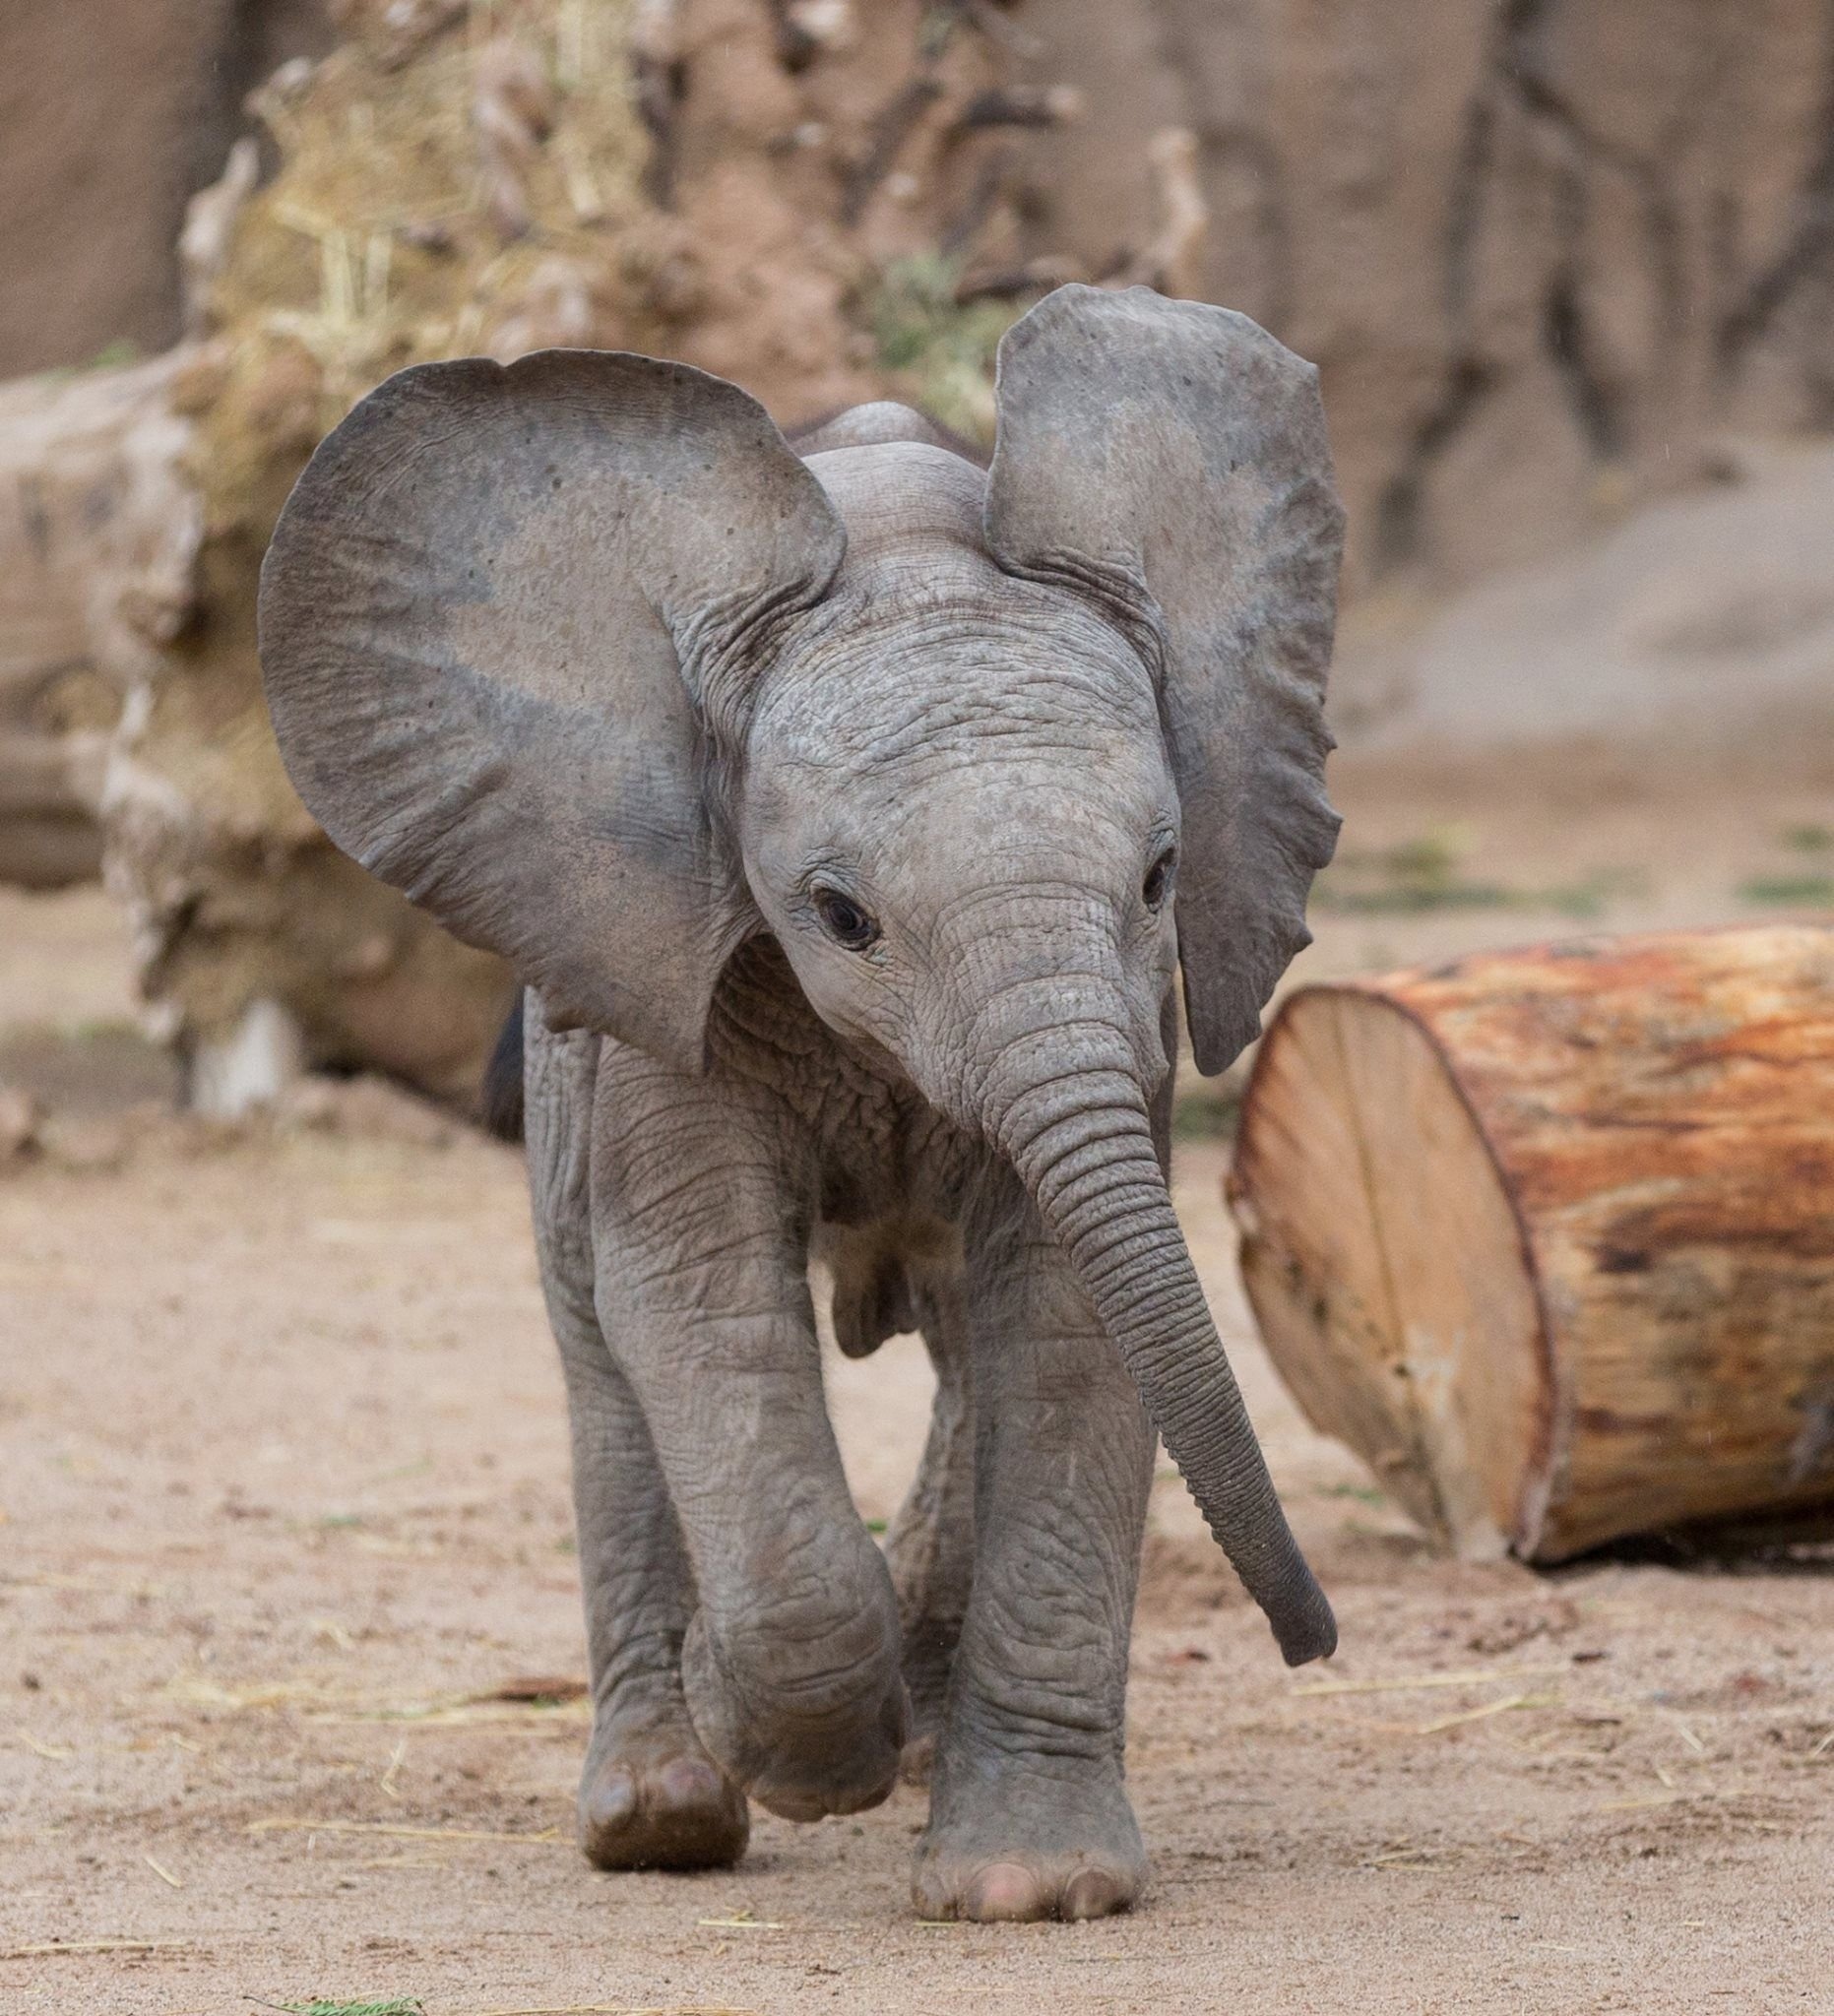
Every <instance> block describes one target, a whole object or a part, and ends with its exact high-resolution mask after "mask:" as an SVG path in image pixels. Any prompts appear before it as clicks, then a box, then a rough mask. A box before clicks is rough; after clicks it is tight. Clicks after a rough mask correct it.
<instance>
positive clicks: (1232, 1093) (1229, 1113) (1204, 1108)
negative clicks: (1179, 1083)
mask: <svg viewBox="0 0 1834 2016" xmlns="http://www.w3.org/2000/svg"><path fill="white" fill-rule="evenodd" d="M1240 1117H1241V1087H1240V1085H1239V1083H1236V1082H1233V1081H1232V1080H1230V1079H1227V1078H1225V1079H1218V1080H1212V1081H1208V1082H1206V1081H1205V1080H1203V1079H1198V1080H1196V1081H1195V1082H1194V1083H1188V1084H1186V1085H1185V1086H1184V1087H1183V1088H1182V1089H1181V1090H1180V1092H1179V1093H1178V1096H1177V1098H1176V1099H1175V1100H1174V1101H1173V1102H1172V1106H1171V1138H1172V1139H1173V1140H1174V1141H1229V1140H1232V1139H1233V1136H1234V1133H1235V1123H1236V1121H1237V1120H1238V1119H1239V1118H1240Z"/></svg>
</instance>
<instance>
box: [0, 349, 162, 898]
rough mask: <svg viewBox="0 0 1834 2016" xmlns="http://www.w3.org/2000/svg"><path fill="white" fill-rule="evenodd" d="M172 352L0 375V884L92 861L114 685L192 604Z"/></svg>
mask: <svg viewBox="0 0 1834 2016" xmlns="http://www.w3.org/2000/svg"><path fill="white" fill-rule="evenodd" d="M186 361H187V356H186V352H184V351H182V350H174V351H172V352H171V353H170V354H169V355H167V356H164V357H159V358H157V359H155V360H154V361H153V362H152V363H150V364H137V365H132V366H129V367H127V368H125V369H120V370H96V371H88V372H82V373H75V374H67V375H65V376H62V377H58V376H51V375H47V376H44V377H40V378H30V379H25V380H23V381H21V382H20V383H18V384H13V385H5V386H0V882H19V883H24V884H25V885H26V886H27V887H29V888H31V887H36V888H55V887H57V886H58V885H60V884H62V883H66V882H78V881H84V880H87V879H89V878H91V877H93V876H95V874H96V873H98V872H99V869H100V864H101V831H100V827H99V825H98V824H97V817H98V813H99V809H100V804H101V796H102V773H103V766H104V762H105V759H106V755H107V749H108V742H109V736H110V732H111V730H112V728H113V726H114V724H115V722H116V720H117V718H118V717H119V715H120V712H121V702H122V697H123V695H124V694H125V693H126V691H127V689H128V687H129V686H130V685H131V683H132V682H133V680H134V679H135V678H136V677H138V676H141V675H142V674H143V672H144V670H145V666H146V663H147V662H148V661H149V659H150V658H151V657H152V655H153V654H155V653H157V652H158V650H159V649H161V648H162V647H163V646H164V645H166V644H167V643H169V642H170V641H171V639H172V638H173V637H175V636H176V635H177V634H178V633H179V631H180V630H182V629H183V627H184V625H185V623H186V622H187V621H188V620H189V618H190V616H191V613H192V610H193V607H194V596H193V581H192V566H193V561H194V559H195V557H196V554H197V549H198V544H199V539H200V536H201V519H202V512H201V509H200V507H199V504H198V502H197V498H196V495H195V493H194V490H193V488H192V486H191V484H190V483H189V482H188V481H187V479H186V478H185V476H184V475H183V473H182V470H181V463H182V459H183V455H184V452H185V447H186V442H187V437H188V434H189V428H188V426H187V424H186V422H185V421H184V420H182V419H181V418H179V417H178V416H177V415H175V414H174V413H173V412H172V410H170V407H169V405H168V401H167V394H168V391H169V388H170V385H171V381H172V379H173V377H174V375H175V374H176V373H177V372H179V371H180V370H182V369H183V368H184V365H185V363H186Z"/></svg>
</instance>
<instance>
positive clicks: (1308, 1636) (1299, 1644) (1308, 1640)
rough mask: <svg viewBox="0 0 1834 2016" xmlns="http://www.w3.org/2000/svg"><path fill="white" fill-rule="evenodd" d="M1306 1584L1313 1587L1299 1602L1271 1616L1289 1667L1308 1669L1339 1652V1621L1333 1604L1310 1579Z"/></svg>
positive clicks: (1302, 1595)
mask: <svg viewBox="0 0 1834 2016" xmlns="http://www.w3.org/2000/svg"><path fill="white" fill-rule="evenodd" d="M1306 1580H1307V1582H1308V1583H1310V1585H1311V1586H1310V1587H1309V1588H1308V1589H1306V1590H1303V1591H1301V1592H1300V1594H1299V1597H1298V1599H1297V1601H1296V1602H1295V1603H1291V1604H1285V1605H1282V1606H1281V1607H1280V1609H1279V1611H1278V1612H1277V1613H1275V1612H1270V1613H1269V1616H1268V1622H1269V1623H1271V1624H1272V1625H1273V1627H1274V1636H1275V1638H1276V1639H1277V1640H1278V1641H1279V1644H1280V1654H1281V1657H1282V1658H1283V1659H1284V1660H1285V1661H1286V1662H1287V1664H1288V1665H1289V1666H1308V1665H1310V1663H1311V1662H1312V1661H1313V1660H1314V1659H1329V1658H1330V1657H1331V1655H1332V1654H1333V1653H1334V1652H1335V1651H1336V1650H1337V1618H1336V1617H1335V1616H1333V1615H1332V1613H1331V1605H1330V1601H1329V1599H1328V1598H1327V1597H1326V1595H1325V1593H1324V1591H1323V1590H1322V1589H1320V1588H1319V1587H1318V1585H1317V1583H1316V1582H1314V1581H1312V1579H1311V1577H1310V1576H1309V1575H1308V1576H1307V1577H1306Z"/></svg>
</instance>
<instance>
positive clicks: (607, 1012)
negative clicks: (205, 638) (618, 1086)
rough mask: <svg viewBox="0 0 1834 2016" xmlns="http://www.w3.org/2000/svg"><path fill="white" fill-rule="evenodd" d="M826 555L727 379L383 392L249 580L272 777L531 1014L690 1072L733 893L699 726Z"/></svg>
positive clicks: (812, 508)
mask: <svg viewBox="0 0 1834 2016" xmlns="http://www.w3.org/2000/svg"><path fill="white" fill-rule="evenodd" d="M844 544H845V536H844V534H843V532H842V529H841V524H840V521H839V519H838V518H837V516H836V515H835V513H834V511H833V509H832V507H831V506H830V505H829V503H828V500H827V498H826V496H825V495H824V494H823V492H822V489H821V486H820V485H819V483H817V481H816V480H815V478H814V477H813V476H812V475H811V474H810V473H809V472H808V471H807V469H806V468H804V466H803V465H802V463H801V462H800V461H799V460H798V459H797V458H796V456H795V455H794V454H792V453H791V450H790V448H789V447H788V446H787V445H786V443H785V441H784V439H783V436H782V435H781V434H779V433H778V431H777V429H776V427H775V426H774V425H773V424H772V422H771V420H770V418H769V416H768V415H767V414H766V413H765V411H764V409H763V408H762V407H760V406H759V405H758V404H757V403H756V402H755V401H754V400H752V399H750V398H748V397H747V396H746V395H745V394H744V393H742V392H740V391H739V390H738V389H737V387H736V386H732V385H728V384H727V383H726V382H725V381H724V380H723V379H719V378H712V377H709V376H707V375H706V374H705V373H704V372H700V371H695V370H691V369H689V368H688V367H686V366H685V365H680V364H665V363H658V362H656V361H654V360H653V359H651V358H648V357H638V356H628V355H624V354H622V353H620V352H615V351H597V350H543V351H539V352H538V353H536V354H535V355H533V356H528V357H524V358H523V359H521V360H520V361H519V362H517V363H514V364H511V365H510V366H508V367H507V368H505V367H504V366H502V365H499V364H495V363H492V362H490V361H489V360H488V359H484V358H468V359H465V360H463V361H460V362H456V363H447V364H426V365H422V366H419V367H417V368H415V369H412V370H408V371H403V372H401V373H399V374H398V375H397V376H396V377H393V378H391V379H390V380H389V381H388V382H387V383H386V384H385V385H383V386H381V387H380V388H379V389H378V390H377V391H375V392H373V393H371V394H370V395H369V397H368V398H367V399H365V400H364V401H363V402H362V404H361V405H360V406H358V407H357V408H356V409H355V410H354V411H353V412H351V413H350V415H349V416H348V419H346V420H345V421H344V423H343V425H342V426H340V427H339V428H338V429H337V431H336V432H335V433H334V434H332V435H331V436H330V437H329V439H327V440H326V441H325V442H324V443H323V444H322V445H321V446H320V448H319V450H318V453H317V454H316V455H315V456H314V457H313V458H312V461H311V463H310V465H309V466H308V468H307V469H306V472H305V473H304V474H303V475H302V476H301V477H300V478H299V482H298V484H297V486H296V487H295V489H294V490H293V493H292V496H291V498H290V499H289V500H288V502H287V505H286V509H285V512H284V513H283V514H282V516H281V522H280V527H279V529H278V530H277V532H276V533H275V536H274V542H273V545H272V546H271V548H270V549H269V552H268V557H267V561H266V564H265V565H264V566H263V568H262V574H261V615H260V628H261V661H262V668H263V673H264V677H265V680H266V685H267V694H268V705H269V707H270V709H271V711H272V713H273V716H274V725H275V731H276V733H277V734H278V735H279V737H280V745H281V752H282V755H283V756H284V757H285V762H286V768H287V771H288V774H289V775H290V776H291V778H292V780H293V783H294V785H295V786H296V787H297V788H298V790H299V794H300V796H301V797H302V798H303V799H304V800H305V803H306V806H307V808H308V809H309V810H310V811H311V812H312V814H313V816H314V817H315V818H316V819H318V820H319V822H320V823H321V824H322V825H323V826H324V828H325V830H326V832H327V833H328V834H330V836H331V838H332V839H333V840H334V841H336V842H337V844H338V845H339V847H341V848H343V849H344V850H345V851H346V852H347V853H349V854H351V855H353V856H354V857H355V858H356V859H357V860H359V861H361V862H362V864H363V865H364V866H365V867H366V868H369V869H371V870H372V871H373V872H374V873H375V874H377V875H379V876H381V877H382V878H383V880H384V881H387V882H392V883H394V884H395V886H396V887H397V888H399V889H402V890H404V891H406V893H407V894H408V895H409V896H410V897H411V898H412V899H413V901H414V902H416V903H419V904H424V905H425V906H426V908H427V909H428V910H430V911H431V912H432V913H433V914H434V915H436V916H437V917H439V918H440V920H441V921H442V922H443V923H445V924H446V925H447V926H448V927H449V928H450V929H451V930H453V931H454V932H455V933H456V934H457V935H458V936H459V937H461V938H464V939H466V940H467V941H468V942H469V943H472V944H474V945H481V946H484V947H486V948H487V949H489V950H490V951H493V952H497V953H500V954H501V955H502V956H503V957H504V958H505V959H507V960H508V961H509V962H510V964H511V965H512V966H513V967H514V968H515V970H516V973H517V975H518V976H519V977H520V978H522V979H523V980H525V981H527V982H528V983H529V984H530V985H532V986H535V987H537V988H538V989H539V990H540V992H541V994H542V996H543V998H544V1000H545V1002H546V1004H547V1007H548V1011H549V1014H550V1016H551V1017H552V1019H553V1020H554V1021H555V1022H556V1023H559V1024H569V1023H571V1024H582V1025H585V1026H587V1027H590V1028H594V1029H599V1030H603V1031H605V1032H607V1033H609V1034H610V1035H612V1036H615V1037H618V1038H620V1039H621V1040H624V1041H627V1042H631V1043H635V1044H637V1045H639V1046H640V1047H642V1048H644V1049H647V1050H649V1051H651V1052H652V1053H653V1054H655V1055H658V1056H661V1057H664V1058H666V1059H667V1060H668V1061H670V1062H672V1063H675V1064H677V1065H680V1066H682V1067H684V1068H686V1069H690V1070H699V1069H701V1068H702V1065H703V1043H704V1027H705V1021H706V1014H707V1005H708V1001H709V999H710V997H711V994H712V991H713V986H714V982H715V980H716V979H717V977H718V975H719V969H720V964H721V961H722V959H723V957H724V956H725V954H726V952H727V950H728V949H729V947H730V944H731V941H732V937H733V933H734V930H735V928H736V927H738V926H739V922H740V920H741V919H742V917H743V916H744V914H745V903H746V899H745V897H744V893H743V885H742V880H741V879H740V878H739V876H738V873H737V870H736V869H735V867H734V866H733V865H732V864H731V863H730V862H729V861H728V860H727V858H726V856H725V851H724V850H723V848H722V846H721V844H720V841H719V838H718V836H717V834H716V832H715V830H714V824H713V821H712V819H711V818H710V808H709V804H708V801H707V797H706V772H707V768H708V752H707V736H706V734H705V731H704V728H703V725H702V721H701V718H700V710H699V706H698V705H697V703H698V702H700V701H701V700H702V699H704V698H705V697H706V693H707V688H708V686H709V684H710V683H711V682H713V681H714V680H716V679H729V678H731V677H732V676H733V675H734V673H735V671H738V670H739V668H740V667H742V663H743V661H744V659H745V657H746V655H747V654H748V653H750V652H753V651H755V650H756V649H757V647H758V641H759V636H760V632H761V630H763V629H765V628H766V627H768V624H769V622H770V620H771V619H772V618H774V617H776V616H777V615H779V614H781V613H784V612H787V611H791V610H793V609H796V608H800V607H803V606H805V605H806V604H808V603H809V602H812V601H813V600H815V599H817V598H818V597H819V596H820V595H822V593H823V592H824V591H825V590H826V588H827V586H828V584H829V583H830V581H832V580H833V578H834V574H835V571H836V569H837V568H838V567H839V566H840V564H841V556H842V551H843V547H844Z"/></svg>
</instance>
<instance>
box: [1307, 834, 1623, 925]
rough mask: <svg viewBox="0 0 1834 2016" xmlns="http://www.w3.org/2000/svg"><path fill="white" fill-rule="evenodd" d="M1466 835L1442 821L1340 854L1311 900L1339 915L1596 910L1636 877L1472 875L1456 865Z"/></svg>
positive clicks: (1614, 872)
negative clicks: (1509, 878) (1501, 878)
mask: <svg viewBox="0 0 1834 2016" xmlns="http://www.w3.org/2000/svg"><path fill="white" fill-rule="evenodd" d="M1467 845H1468V843H1467V838H1466V836H1465V834H1464V833H1463V832H1462V831H1461V830H1460V829H1459V828H1457V827H1442V828H1438V829H1435V830H1433V831H1431V832H1428V833H1424V834H1423V835H1421V836H1420V837H1419V838H1418V839H1415V840H1407V841H1403V842H1401V844H1400V845H1399V846H1397V847H1391V848H1378V849H1371V850H1365V851H1361V852H1347V853H1343V854H1340V855H1339V856H1338V858H1337V860H1336V861H1335V862H1334V863H1333V864H1332V866H1331V867H1329V868H1327V869H1326V870H1325V872H1324V873H1323V874H1322V875H1321V876H1319V878H1318V882H1317V886H1316V887H1315V889H1314V890H1313V892H1312V901H1313V902H1314V903H1315V904H1316V905H1317V907H1318V909H1319V910H1320V911H1321V912H1325V913H1327V914H1330V913H1335V914H1340V915H1345V916H1422V915H1425V914H1428V913H1431V912H1434V911H1448V910H1550V911H1555V912H1558V913H1559V914H1560V915H1562V916H1568V917H1580V918H1584V917H1596V916H1598V915H1600V914H1602V912H1603V911H1604V910H1605V908H1606V906H1607V905H1608V904H1609V903H1610V902H1611V901H1612V900H1613V898H1615V897H1619V896H1625V895H1632V894H1634V893H1635V892H1636V890H1637V888H1638V887H1639V881H1640V878H1638V877H1637V876H1636V875H1634V874H1630V873H1626V872H1625V871H1624V870H1622V869H1617V868H1601V869H1598V870H1596V871H1595V872H1593V873H1592V874H1590V875H1586V876H1582V877H1581V878H1580V879H1579V880H1578V881H1575V882H1564V883H1555V884H1551V885H1549V886H1548V887H1546V888H1539V889H1538V888H1533V887H1516V886H1513V885H1511V884H1509V883H1505V882H1480V881H1474V880H1471V879H1470V878H1468V877H1466V876H1465V875H1463V874H1461V873H1460V872H1459V870H1460V865H1461V863H1462V861H1463V858H1464V855H1465V852H1466V849H1467Z"/></svg>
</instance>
